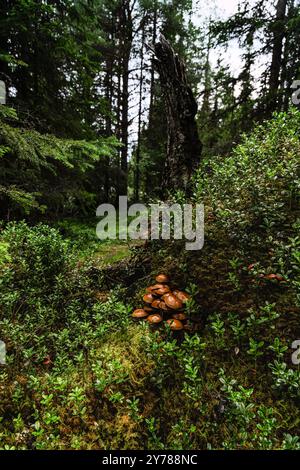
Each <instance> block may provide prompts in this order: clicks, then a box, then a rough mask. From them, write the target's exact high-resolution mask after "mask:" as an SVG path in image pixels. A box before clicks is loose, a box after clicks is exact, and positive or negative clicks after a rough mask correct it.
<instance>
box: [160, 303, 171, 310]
mask: <svg viewBox="0 0 300 470" xmlns="http://www.w3.org/2000/svg"><path fill="white" fill-rule="evenodd" d="M159 308H160V309H161V310H164V311H165V312H168V311H169V310H170V309H169V307H168V306H167V305H166V303H165V302H164V301H161V302H160V303H159Z"/></svg>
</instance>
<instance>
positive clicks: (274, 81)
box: [268, 0, 287, 114]
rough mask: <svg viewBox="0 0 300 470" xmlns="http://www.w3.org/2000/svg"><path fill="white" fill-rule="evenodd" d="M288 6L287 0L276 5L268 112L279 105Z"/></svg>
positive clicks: (282, 0)
mask: <svg viewBox="0 0 300 470" xmlns="http://www.w3.org/2000/svg"><path fill="white" fill-rule="evenodd" d="M286 8H287V0H278V2H277V6H276V19H275V23H274V28H273V50H272V62H271V68H270V80H269V100H268V114H271V113H272V112H273V111H275V110H276V109H277V105H278V91H279V90H278V89H279V85H280V72H281V66H282V52H283V40H284V36H285V16H286Z"/></svg>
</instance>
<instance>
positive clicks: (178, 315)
mask: <svg viewBox="0 0 300 470" xmlns="http://www.w3.org/2000/svg"><path fill="white" fill-rule="evenodd" d="M172 318H175V320H180V321H186V320H187V316H186V314H185V313H184V312H176V313H173V315H172Z"/></svg>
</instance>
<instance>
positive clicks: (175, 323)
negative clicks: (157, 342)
mask: <svg viewBox="0 0 300 470" xmlns="http://www.w3.org/2000/svg"><path fill="white" fill-rule="evenodd" d="M167 323H168V325H169V326H170V328H171V330H172V331H179V330H183V324H182V323H181V321H180V320H175V318H170V320H167Z"/></svg>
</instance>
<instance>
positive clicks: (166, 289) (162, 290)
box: [154, 286, 170, 296]
mask: <svg viewBox="0 0 300 470" xmlns="http://www.w3.org/2000/svg"><path fill="white" fill-rule="evenodd" d="M168 292H170V287H168V286H164V287H161V288H160V289H157V290H155V291H154V293H155V295H159V296H162V295H165V294H167V293H168Z"/></svg>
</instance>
